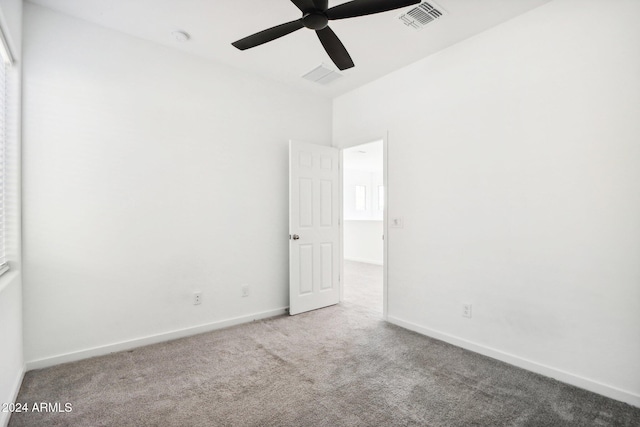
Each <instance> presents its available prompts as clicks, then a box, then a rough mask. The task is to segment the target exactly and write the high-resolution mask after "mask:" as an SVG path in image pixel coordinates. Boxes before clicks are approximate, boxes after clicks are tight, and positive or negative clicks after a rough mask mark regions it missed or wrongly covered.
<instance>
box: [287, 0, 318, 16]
mask: <svg viewBox="0 0 640 427" xmlns="http://www.w3.org/2000/svg"><path fill="white" fill-rule="evenodd" d="M291 3H293V4H295V5H296V7H297V8H298V9H300V12H302V13H306V12H308V11H310V10H313V9H315V8H316V6H315V5H314V4H313V0H291Z"/></svg>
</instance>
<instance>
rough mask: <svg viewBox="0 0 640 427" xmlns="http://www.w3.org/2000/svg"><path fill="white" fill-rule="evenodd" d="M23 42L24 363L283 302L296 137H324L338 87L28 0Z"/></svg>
mask: <svg viewBox="0 0 640 427" xmlns="http://www.w3.org/2000/svg"><path fill="white" fill-rule="evenodd" d="M24 57H25V68H24V81H25V85H24V86H25V90H24V195H25V197H24V246H25V266H26V270H25V274H24V276H25V334H26V336H25V353H26V359H27V361H28V366H30V367H38V366H44V365H47V364H51V363H57V362H60V361H64V360H72V359H74V358H77V357H84V356H88V355H92V354H98V353H101V352H104V351H107V350H113V349H119V348H124V347H126V346H129V345H136V344H142V343H146V342H150V341H153V340H158V339H164V338H168V337H172V336H177V335H179V334H181V333H182V332H175V333H172V332H174V331H179V330H181V329H185V328H186V329H188V331H187V333H189V332H195V331H200V330H204V329H207V328H212V327H217V326H222V325H227V324H230V323H233V322H236V321H243V320H244V321H246V320H250V319H252V318H255V317H258V316H264V315H269V314H275V313H280V312H282V309H283V308H284V307H286V306H287V305H288V262H287V259H288V256H287V253H288V252H287V251H288V240H287V236H288V166H287V160H288V154H287V153H288V151H287V150H288V140H289V138H292V139H297V140H304V141H309V142H314V143H319V144H327V145H328V144H330V138H331V102H330V101H329V100H324V99H317V98H310V97H308V96H303V95H301V94H298V93H294V92H292V91H291V90H289V89H288V88H286V87H283V86H279V85H276V84H274V83H272V82H269V81H266V80H261V79H259V78H254V77H252V76H250V75H246V74H244V73H242V72H239V71H237V70H234V69H230V68H226V67H223V66H218V65H216V64H213V63H211V62H207V61H205V60H201V59H198V58H196V57H193V56H190V55H187V54H183V53H179V52H177V51H174V50H171V49H169V48H166V47H162V46H159V45H155V44H152V43H149V42H146V41H143V40H140V39H136V38H132V37H129V36H126V35H123V34H120V33H117V32H113V31H111V30H107V29H104V28H101V27H98V26H95V25H92V24H89V23H86V22H82V21H79V20H76V19H72V18H69V17H66V16H64V15H60V14H57V13H54V12H52V11H49V10H47V9H44V8H41V7H38V6H34V5H31V4H28V3H27V4H26V5H25V40H24ZM243 283H247V284H249V285H250V293H251V295H250V296H249V297H248V298H242V297H241V284H243ZM194 290H200V291H202V292H203V302H202V304H201V305H199V306H194V305H193V304H192V293H193V291H194ZM199 325H205V326H204V327H202V328H198V326H199ZM189 328H195V329H189ZM145 337H151V338H149V339H147V340H145V339H144V338H145ZM128 340H134V342H133V343H128V342H127V341H128ZM136 340H137V341H136ZM105 346H106V347H105ZM94 348H97V349H96V350H91V349H94ZM69 353H70V355H69ZM65 355H66V356H65Z"/></svg>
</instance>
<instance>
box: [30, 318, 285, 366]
mask: <svg viewBox="0 0 640 427" xmlns="http://www.w3.org/2000/svg"><path fill="white" fill-rule="evenodd" d="M287 308H288V307H283V308H278V309H275V310H269V311H263V312H260V313H254V314H249V315H246V316H240V317H234V318H231V319H226V320H220V321H217V322H213V323H207V324H204V325H198V326H192V327H190V328H185V329H178V330H174V331H170V332H164V333H161V334H156V335H150V336H146V337H142V338H136V339H133V340H128V341H122V342H118V343H114V344H108V345H104V346H100V347H93V348H89V349H86V350H80V351H74V352H71V353H65V354H60V355H57V356H52V357H46V358H43V359H37V360H31V361H28V362H27V370H28V371H31V370H33V369H41V368H47V367H49V366H54V365H60V364H62V363H67V362H75V361H77V360H82V359H88V358H90V357H95V356H104V355H105V354H109V353H115V352H118V351H123V350H130V349H132V348H136V347H142V346H145V345H150V344H156V343H159V342H164V341H171V340H174V339H177V338H183V337H188V336H191V335H197V334H201V333H204V332H209V331H214V330H216V329H222V328H228V327H229V326H235V325H240V324H242V323H248V322H251V321H254V320H260V319H266V318H269V317H273V316H279V315H281V314H285V313H286V312H287Z"/></svg>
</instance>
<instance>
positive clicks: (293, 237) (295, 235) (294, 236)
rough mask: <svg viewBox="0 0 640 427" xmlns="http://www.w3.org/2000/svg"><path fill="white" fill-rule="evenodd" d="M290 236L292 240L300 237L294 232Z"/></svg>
mask: <svg viewBox="0 0 640 427" xmlns="http://www.w3.org/2000/svg"><path fill="white" fill-rule="evenodd" d="M291 238H292V239H293V240H298V239H300V236H298V235H297V234H294V235H293V236H292V237H291Z"/></svg>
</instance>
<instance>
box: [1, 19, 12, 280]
mask: <svg viewBox="0 0 640 427" xmlns="http://www.w3.org/2000/svg"><path fill="white" fill-rule="evenodd" d="M4 34H5V33H4V31H2V28H0V57H1V59H0V275H1V274H3V273H4V272H6V271H7V270H8V269H9V265H8V263H7V252H6V247H5V243H6V237H7V228H6V225H7V204H6V200H5V199H6V191H5V189H6V183H7V165H6V158H7V156H6V153H7V108H8V102H7V67H10V66H11V65H12V64H13V56H12V55H11V49H9V45H8V44H7V40H6V38H5V36H4Z"/></svg>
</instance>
